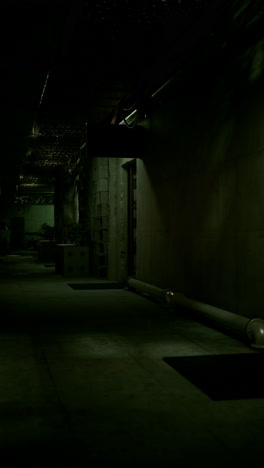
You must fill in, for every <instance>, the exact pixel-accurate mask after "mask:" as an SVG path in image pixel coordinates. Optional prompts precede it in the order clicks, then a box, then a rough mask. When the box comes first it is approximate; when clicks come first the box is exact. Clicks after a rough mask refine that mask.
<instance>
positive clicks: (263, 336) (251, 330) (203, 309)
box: [128, 278, 264, 350]
mask: <svg viewBox="0 0 264 468" xmlns="http://www.w3.org/2000/svg"><path fill="white" fill-rule="evenodd" d="M128 288H129V289H132V290H137V291H141V292H144V293H145V294H148V295H150V296H153V297H155V298H157V299H160V300H162V301H164V302H166V303H167V304H168V305H171V306H181V307H184V308H186V309H189V310H192V311H194V312H195V313H197V314H198V315H199V316H200V317H202V318H205V319H207V320H208V321H209V322H212V323H214V324H216V325H220V326H221V327H223V328H224V329H226V330H229V331H231V332H234V333H236V334H238V335H240V336H242V337H243V338H244V339H245V340H246V342H247V343H249V344H250V346H251V347H252V348H254V349H258V350H261V349H264V320H262V319H260V318H253V319H250V318H248V317H243V316H242V315H238V314H234V313H233V312H229V311H227V310H224V309H220V308H218V307H214V306H212V305H209V304H205V303H204V302H200V301H196V300H195V299H191V298H188V297H186V296H184V294H179V293H175V292H174V291H171V290H169V289H161V288H158V287H157V286H153V285H151V284H148V283H144V282H143V281H140V280H137V279H135V278H129V279H128Z"/></svg>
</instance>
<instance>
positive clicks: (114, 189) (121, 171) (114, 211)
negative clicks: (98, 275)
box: [108, 158, 133, 281]
mask: <svg viewBox="0 0 264 468" xmlns="http://www.w3.org/2000/svg"><path fill="white" fill-rule="evenodd" d="M132 160H133V159H132V158H121V159H120V158H109V246H108V252H109V255H108V277H109V279H112V280H117V281H126V280H127V276H128V171H127V164H128V163H129V162H131V161H132Z"/></svg>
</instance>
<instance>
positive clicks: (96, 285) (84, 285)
mask: <svg viewBox="0 0 264 468" xmlns="http://www.w3.org/2000/svg"><path fill="white" fill-rule="evenodd" d="M68 286H70V287H71V288H72V289H76V290H85V289H123V287H124V286H123V284H121V283H111V282H109V283H103V282H102V283H95V282H94V283H93V282H91V283H70V284H68Z"/></svg>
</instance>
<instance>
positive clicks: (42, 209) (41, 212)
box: [7, 205, 54, 232]
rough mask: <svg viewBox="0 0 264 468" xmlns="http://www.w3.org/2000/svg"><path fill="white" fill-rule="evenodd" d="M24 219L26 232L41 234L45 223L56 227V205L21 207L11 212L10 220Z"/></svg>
mask: <svg viewBox="0 0 264 468" xmlns="http://www.w3.org/2000/svg"><path fill="white" fill-rule="evenodd" d="M17 216H18V217H23V218H24V220H25V221H24V227H25V232H41V225H42V224H43V223H47V224H49V226H54V205H19V206H17V207H14V208H13V210H11V211H10V212H9V219H8V220H7V222H8V224H9V225H10V219H11V218H13V217H17Z"/></svg>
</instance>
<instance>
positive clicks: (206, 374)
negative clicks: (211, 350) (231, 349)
mask: <svg viewBox="0 0 264 468" xmlns="http://www.w3.org/2000/svg"><path fill="white" fill-rule="evenodd" d="M163 360H164V361H165V362H166V363H167V364H169V365H170V366H171V367H173V369H175V370H176V371H177V372H179V373H180V374H181V375H183V376H184V377H185V378H186V379H188V380H189V381H190V382H191V383H192V384H193V385H195V386H196V387H198V388H199V389H200V390H202V392H204V393H205V394H206V395H208V396H209V397H210V398H211V399H212V400H241V399H247V398H264V385H263V383H262V382H263V370H264V354H261V353H250V354H249V353H248V354H224V355H210V356H204V355H203V356H183V357H164V358H163Z"/></svg>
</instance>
